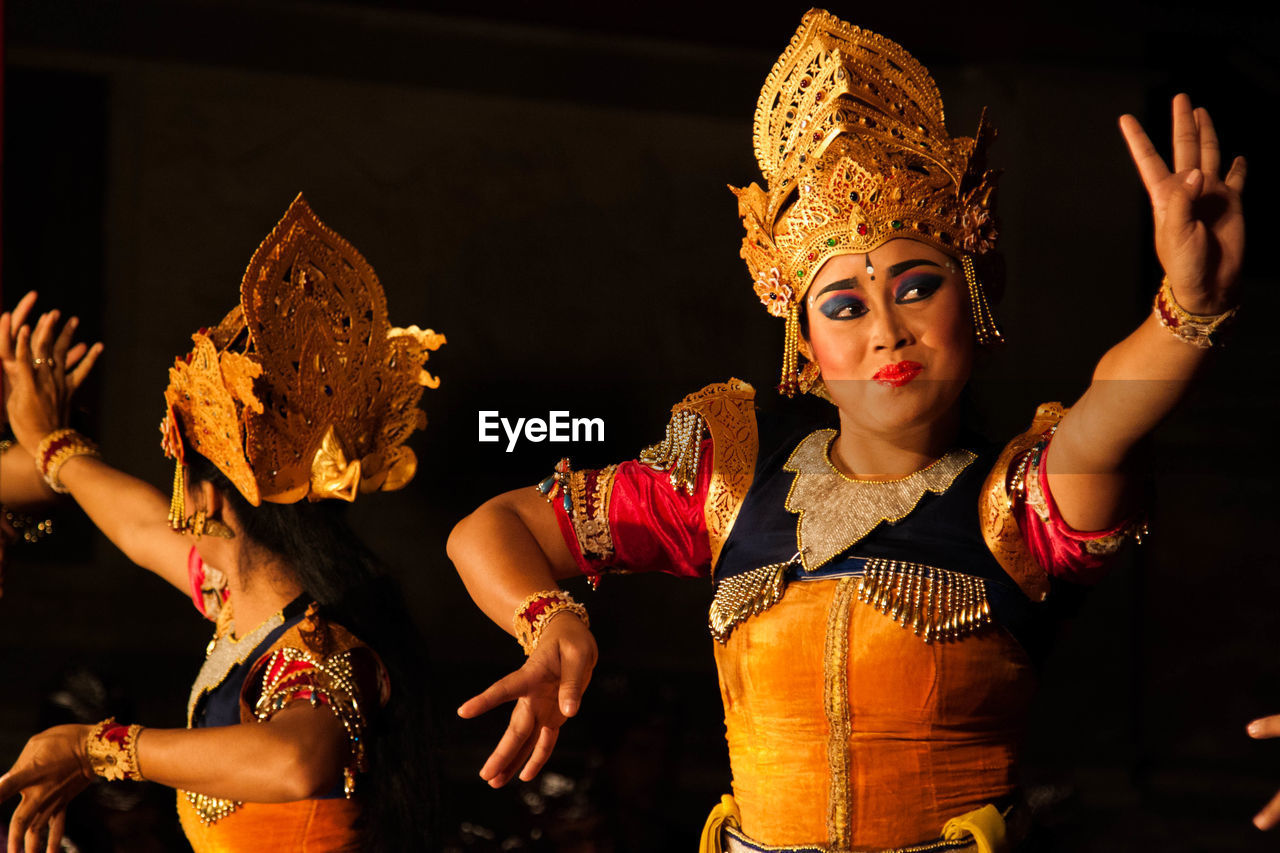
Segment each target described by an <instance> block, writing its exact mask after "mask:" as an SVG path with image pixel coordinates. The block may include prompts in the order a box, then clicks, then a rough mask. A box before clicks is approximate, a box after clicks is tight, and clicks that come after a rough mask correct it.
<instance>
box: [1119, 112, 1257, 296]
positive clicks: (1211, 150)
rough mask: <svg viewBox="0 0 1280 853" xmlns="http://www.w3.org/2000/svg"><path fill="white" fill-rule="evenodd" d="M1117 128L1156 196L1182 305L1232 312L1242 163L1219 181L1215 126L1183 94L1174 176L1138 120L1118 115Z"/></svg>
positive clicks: (1166, 263)
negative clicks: (1118, 123)
mask: <svg viewBox="0 0 1280 853" xmlns="http://www.w3.org/2000/svg"><path fill="white" fill-rule="evenodd" d="M1120 130H1121V132H1122V133H1123V134H1124V138H1125V141H1126V142H1127V143H1128V144H1129V153H1130V154H1132V155H1133V162H1134V163H1135V164H1136V165H1137V167H1138V173H1139V174H1140V175H1141V176H1142V183H1143V184H1144V185H1145V186H1146V188H1147V194H1148V195H1149V196H1150V197H1151V209H1152V213H1153V215H1154V217H1155V237H1156V254H1157V256H1159V258H1160V264H1161V265H1162V266H1163V267H1164V271H1165V274H1166V275H1167V276H1168V277H1169V284H1170V286H1171V287H1172V288H1173V293H1174V297H1175V298H1176V299H1177V301H1178V304H1179V305H1181V306H1182V307H1183V308H1184V309H1186V310H1187V311H1190V312H1191V313H1193V314H1218V313H1221V312H1223V311H1226V310H1227V309H1229V308H1231V307H1233V306H1234V305H1235V304H1236V299H1235V296H1234V294H1233V293H1232V289H1233V287H1234V285H1235V282H1236V278H1237V277H1238V276H1239V274H1240V266H1241V263H1242V261H1243V258H1244V211H1243V209H1242V208H1241V204H1240V194H1241V192H1242V191H1243V190H1244V179H1245V161H1244V158H1243V157H1236V158H1235V159H1234V160H1233V161H1232V163H1231V169H1230V171H1228V172H1227V175H1226V177H1225V178H1223V177H1219V171H1220V168H1221V165H1222V164H1221V151H1220V148H1219V145H1218V135H1217V133H1216V132H1215V131H1214V128H1213V121H1212V120H1211V119H1210V118H1209V113H1208V111H1207V110H1205V109H1204V108H1203V107H1198V108H1196V109H1194V110H1193V109H1192V107H1191V99H1190V98H1189V97H1187V96H1186V95H1178V96H1177V97H1175V98H1174V99H1173V169H1172V171H1171V170H1170V169H1169V167H1168V166H1167V165H1166V164H1165V161H1164V159H1163V158H1162V157H1161V156H1160V154H1159V152H1158V151H1156V148H1155V146H1154V145H1152V144H1151V140H1150V139H1149V138H1148V137H1147V134H1146V133H1145V132H1144V131H1143V129H1142V125H1141V124H1139V123H1138V120H1137V119H1136V118H1134V117H1133V116H1131V115H1124V116H1121V117H1120Z"/></svg>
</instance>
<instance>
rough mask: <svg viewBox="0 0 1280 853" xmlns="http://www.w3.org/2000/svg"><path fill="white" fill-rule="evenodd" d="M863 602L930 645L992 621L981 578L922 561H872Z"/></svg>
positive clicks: (861, 587)
mask: <svg viewBox="0 0 1280 853" xmlns="http://www.w3.org/2000/svg"><path fill="white" fill-rule="evenodd" d="M858 600H859V601H861V602H863V603H865V604H870V605H871V606H872V607H874V608H875V609H876V610H879V611H880V612H881V613H883V614H884V615H886V616H888V617H889V618H891V619H893V621H895V622H897V623H898V624H899V625H901V626H902V627H903V628H910V629H911V631H912V632H913V633H914V634H915V635H916V636H917V637H920V638H921V639H923V640H924V641H925V642H926V643H932V642H933V641H934V640H957V639H960V638H961V637H965V636H968V635H969V634H972V633H973V632H974V631H977V630H978V629H979V628H981V627H982V626H983V625H986V624H988V623H990V622H991V605H990V603H988V601H987V590H986V585H985V584H984V583H983V580H982V578H979V577H974V576H973V575H966V574H961V573H960V572H951V571H947V570H946V569H937V568H934V567H933V566H925V565H921V564H919V563H905V562H902V561H900V560H881V559H875V560H868V561H867V566H866V571H865V572H864V573H863V575H862V576H861V577H860V578H859V579H858Z"/></svg>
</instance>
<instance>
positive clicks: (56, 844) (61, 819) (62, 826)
mask: <svg viewBox="0 0 1280 853" xmlns="http://www.w3.org/2000/svg"><path fill="white" fill-rule="evenodd" d="M66 831H67V810H66V809H62V810H61V811H59V812H58V813H57V814H56V815H54V816H53V818H52V819H50V821H49V843H48V845H47V846H46V848H45V853H58V851H59V850H61V849H62V836H63V835H64V834H66Z"/></svg>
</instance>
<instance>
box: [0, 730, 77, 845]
mask: <svg viewBox="0 0 1280 853" xmlns="http://www.w3.org/2000/svg"><path fill="white" fill-rule="evenodd" d="M90 729H91V726H79V725H70V726H55V727H53V728H51V729H48V730H46V731H43V732H40V734H38V735H36V736H34V737H33V738H31V740H29V741H27V745H26V746H25V747H23V749H22V754H21V755H19V756H18V760H17V761H15V762H14V764H13V766H12V767H10V768H9V772H8V773H6V774H4V775H3V776H0V802H4V801H5V800H8V799H9V798H10V797H12V796H13V795H14V794H21V795H22V801H21V802H19V803H18V807H17V808H16V809H14V811H13V817H12V818H10V819H9V845H8V848H7V849H8V853H55V851H57V850H60V849H62V846H61V845H62V834H63V832H64V831H65V830H66V820H67V815H66V809H67V804H68V803H70V802H71V800H72V798H73V797H75V795H76V794H78V793H80V792H81V791H83V790H84V789H85V788H86V787H88V785H89V783H90V782H91V781H92V780H93V772H92V771H91V770H90V769H89V760H88V758H87V757H86V755H85V751H84V742H85V738H86V737H87V736H88V734H89V730H90ZM46 833H47V835H46Z"/></svg>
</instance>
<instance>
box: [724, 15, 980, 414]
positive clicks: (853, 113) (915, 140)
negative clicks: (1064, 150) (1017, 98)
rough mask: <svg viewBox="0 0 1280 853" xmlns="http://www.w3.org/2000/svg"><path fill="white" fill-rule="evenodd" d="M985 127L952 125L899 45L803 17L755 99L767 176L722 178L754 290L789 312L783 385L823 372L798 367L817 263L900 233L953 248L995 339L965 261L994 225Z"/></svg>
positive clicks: (795, 385)
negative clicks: (953, 131) (951, 131)
mask: <svg viewBox="0 0 1280 853" xmlns="http://www.w3.org/2000/svg"><path fill="white" fill-rule="evenodd" d="M994 136H995V132H994V129H993V128H991V126H990V125H988V124H987V123H986V115H985V112H984V113H983V115H982V116H981V117H980V118H979V121H978V130H977V132H976V134H975V135H974V136H973V137H972V138H970V137H956V138H952V137H951V136H950V135H948V133H947V129H946V124H945V116H944V113H943V107H942V96H941V94H940V93H939V92H938V87H937V84H935V83H934V81H933V78H932V77H931V76H930V75H929V72H928V71H927V70H926V69H925V68H924V66H922V65H921V64H920V63H919V62H917V61H916V60H915V58H914V57H912V56H911V55H910V54H909V53H907V52H906V51H905V50H903V49H902V48H901V47H900V46H899V45H897V44H896V43H894V42H892V41H890V40H889V39H887V38H884V37H883V36H879V35H876V34H875V33H872V32H868V31H866V30H863V29H859V28H858V27H855V26H853V25H851V24H847V23H845V22H844V21H841V20H839V19H838V18H836V17H835V16H834V15H832V14H830V13H829V12H825V11H822V10H820V9H813V10H810V11H809V12H808V13H807V14H806V15H805V16H804V18H803V20H802V21H801V22H800V28H799V29H798V30H797V31H796V33H795V35H794V36H792V39H791V44H790V45H788V47H787V49H786V51H784V52H783V54H782V56H781V57H779V59H778V61H777V63H776V64H775V65H774V66H773V70H772V71H770V72H769V76H768V78H767V79H766V80H765V84H764V88H763V89H762V90H761V91H760V100H759V102H758V104H757V106H756V114H755V127H754V143H755V155H756V161H757V163H759V165H760V171H761V173H762V175H763V176H764V180H765V184H766V187H765V188H761V187H760V186H759V185H758V184H755V183H752V184H750V185H749V186H747V187H746V188H745V189H738V188H735V187H730V189H732V190H733V192H734V194H735V195H736V196H737V197H738V213H739V215H740V216H741V217H742V221H743V225H744V226H745V228H746V236H745V237H744V238H743V241H742V251H741V255H742V258H743V259H744V260H745V261H746V262H747V269H748V270H749V271H750V273H751V275H752V277H753V279H754V280H755V292H756V295H757V296H758V297H759V298H760V301H761V303H763V304H764V306H765V308H767V309H768V311H769V313H770V314H772V315H773V316H775V317H785V318H786V321H787V325H786V337H785V343H784V351H783V366H782V382H781V384H780V385H779V390H780V391H781V392H782V393H784V394H786V395H787V396H793V395H794V394H795V392H796V391H797V390H805V391H808V390H810V389H814V388H815V386H817V385H819V384H820V382H819V380H820V377H819V375H818V368H817V365H816V364H813V363H809V364H806V365H805V366H804V369H803V370H801V369H800V365H799V361H800V352H799V334H800V312H801V311H802V310H803V306H804V296H805V293H806V291H807V290H808V289H809V286H810V284H812V283H813V278H814V275H815V274H816V273H817V271H818V270H819V269H820V268H821V267H822V265H823V263H825V262H826V261H827V260H828V259H830V258H833V257H835V256H837V255H848V254H863V253H867V252H871V251H873V250H874V249H876V248H877V247H878V246H880V245H882V244H884V243H886V242H888V241H890V240H893V239H897V238H901V237H909V238H911V239H914V240H919V241H921V242H923V243H927V244H929V245H931V246H934V247H936V248H938V249H939V250H941V251H943V252H945V253H947V254H948V255H952V256H954V257H957V258H958V259H959V260H960V262H961V265H962V266H963V268H964V273H965V280H966V285H967V287H968V296H969V303H970V309H971V312H972V316H973V326H974V334H975V337H976V338H977V341H978V343H979V344H990V343H997V342H1000V341H1001V340H1002V338H1001V335H1000V331H999V329H998V328H997V327H996V324H995V321H994V318H993V317H992V315H991V310H990V308H989V306H988V304H987V298H986V294H985V291H984V289H983V286H982V284H981V282H980V281H979V280H978V276H977V272H976V270H975V266H974V263H973V259H974V258H975V257H980V256H983V255H985V254H986V253H988V252H991V251H992V250H993V249H994V248H995V242H996V237H997V232H996V222H995V217H994V202H995V181H996V177H997V173H996V172H993V171H988V170H987V169H986V165H985V164H986V150H987V147H988V146H989V145H990V143H991V141H992V140H993V139H994Z"/></svg>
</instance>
